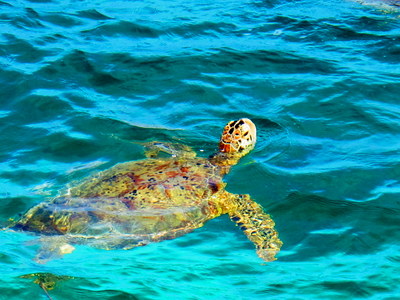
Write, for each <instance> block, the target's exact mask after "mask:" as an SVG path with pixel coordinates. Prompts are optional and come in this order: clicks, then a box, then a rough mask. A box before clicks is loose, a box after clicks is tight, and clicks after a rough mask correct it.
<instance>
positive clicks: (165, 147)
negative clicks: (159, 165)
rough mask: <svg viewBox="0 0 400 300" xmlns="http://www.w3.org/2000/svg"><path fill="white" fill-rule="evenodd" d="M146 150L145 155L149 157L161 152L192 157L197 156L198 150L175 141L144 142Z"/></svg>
mask: <svg viewBox="0 0 400 300" xmlns="http://www.w3.org/2000/svg"><path fill="white" fill-rule="evenodd" d="M144 146H145V148H146V151H145V153H144V154H145V155H146V157H148V158H155V157H157V156H158V154H159V152H164V153H167V154H171V155H172V156H177V157H184V158H192V157H195V156H196V152H194V151H193V150H192V148H190V147H189V146H186V145H182V144H175V143H162V142H151V143H146V144H144Z"/></svg>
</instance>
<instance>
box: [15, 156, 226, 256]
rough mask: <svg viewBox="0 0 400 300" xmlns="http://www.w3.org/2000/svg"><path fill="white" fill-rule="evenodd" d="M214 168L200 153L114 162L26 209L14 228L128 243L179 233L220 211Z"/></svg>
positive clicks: (112, 244)
mask: <svg viewBox="0 0 400 300" xmlns="http://www.w3.org/2000/svg"><path fill="white" fill-rule="evenodd" d="M224 186H225V184H224V183H223V182H222V177H221V175H220V170H219V168H218V167H217V166H214V165H212V164H211V163H210V162H209V161H208V160H207V159H204V158H190V159H178V158H172V159H146V160H141V161H133V162H127V163H122V164H118V165H116V166H114V167H112V168H111V169H108V170H106V171H103V172H100V173H98V174H97V175H95V176H93V177H90V178H89V179H86V180H84V181H83V182H82V183H80V184H77V185H76V186H74V187H72V188H70V189H69V191H68V194H67V195H63V196H60V197H57V198H55V199H54V200H52V201H50V202H43V203H40V204H39V205H37V206H35V207H33V208H32V209H30V210H29V211H28V212H27V213H26V214H25V215H24V216H23V217H22V218H21V220H20V221H19V222H18V223H17V224H16V225H15V226H14V228H17V229H22V230H25V231H31V232H37V233H41V234H47V235H65V236H68V237H69V238H70V239H73V241H72V242H74V243H82V242H89V240H90V241H91V243H92V244H94V246H99V247H101V248H105V249H114V248H126V249H127V248H131V247H135V246H138V245H143V244H147V243H149V242H153V241H159V240H162V239H169V238H174V237H177V236H179V235H182V234H185V233H187V232H189V231H191V230H193V229H195V228H198V227H201V226H202V224H203V223H204V222H205V221H207V220H209V219H212V218H215V217H217V216H219V215H220V214H221V213H224V212H225V211H224V208H223V205H222V201H223V199H222V198H223V197H222V196H223V195H224V194H225V193H224V189H223V188H224Z"/></svg>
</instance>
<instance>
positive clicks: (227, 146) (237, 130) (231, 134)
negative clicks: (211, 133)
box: [219, 118, 257, 157]
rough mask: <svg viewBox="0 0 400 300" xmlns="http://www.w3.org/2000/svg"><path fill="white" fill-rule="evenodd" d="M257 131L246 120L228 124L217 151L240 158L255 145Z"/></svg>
mask: <svg viewBox="0 0 400 300" xmlns="http://www.w3.org/2000/svg"><path fill="white" fill-rule="evenodd" d="M256 134H257V129H256V126H255V125H254V123H253V122H252V121H251V120H249V119H246V118H243V119H239V120H237V121H231V122H229V123H228V124H227V125H226V126H225V128H224V131H223V132H222V137H221V140H220V142H219V151H220V152H222V153H230V154H234V155H235V156H239V157H242V156H244V155H246V154H247V153H249V152H250V151H251V150H253V148H254V145H255V144H256V139H257V137H256Z"/></svg>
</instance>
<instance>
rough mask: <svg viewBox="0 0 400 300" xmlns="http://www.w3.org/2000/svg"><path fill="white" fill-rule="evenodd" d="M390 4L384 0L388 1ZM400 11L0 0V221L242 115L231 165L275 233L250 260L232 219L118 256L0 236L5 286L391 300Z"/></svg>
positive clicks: (210, 139) (303, 4)
mask: <svg viewBox="0 0 400 300" xmlns="http://www.w3.org/2000/svg"><path fill="white" fill-rule="evenodd" d="M394 3H396V1H394ZM399 16H400V14H399V11H398V10H396V7H393V8H391V9H389V8H388V7H383V6H382V5H378V7H377V6H367V5H361V4H360V3H357V2H351V1H343V0H342V1H339V0H331V1H322V0H317V1H311V0H309V1H307V0H299V1H261V0H253V1H250V0H248V1H229V0H227V1H180V0H178V1H162V0H154V1H147V0H145V1H122V0H121V1H105V0H94V1H86V0H81V1H78V0H75V1H74V0H70V1H67V0H30V1H22V0H14V1H11V0H1V1H0V28H1V31H0V82H1V89H0V201H1V206H0V222H1V224H3V225H5V224H7V222H8V220H9V219H10V218H18V216H19V215H21V214H23V213H24V212H25V211H26V210H28V209H29V208H30V207H32V206H34V205H35V204H37V203H40V202H41V201H46V200H49V199H51V198H52V197H54V196H56V195H57V194H58V192H59V191H60V190H62V189H64V188H65V186H67V185H68V183H70V182H74V181H76V180H79V179H81V178H83V177H85V176H88V175H91V174H93V173H95V172H96V171H99V170H104V169H106V168H108V167H111V166H113V165H114V164H116V163H119V162H124V161H130V160H138V159H142V158H144V155H143V148H142V146H141V145H140V143H143V142H149V141H163V142H179V143H185V144H187V145H189V146H191V147H192V148H193V149H194V150H195V151H196V152H197V153H198V154H199V155H200V156H207V155H209V154H211V153H213V151H215V149H216V145H217V142H218V140H219V135H220V133H221V130H222V127H223V126H224V125H225V123H226V122H227V121H229V120H232V119H236V118H240V117H247V118H250V119H252V120H253V121H254V123H255V124H256V126H257V128H258V142H257V145H256V148H255V149H254V150H253V151H252V152H251V154H250V155H248V156H247V157H245V158H244V159H243V160H242V161H241V162H240V164H239V165H237V166H235V167H234V168H233V169H232V171H231V172H230V173H229V174H228V176H226V178H225V180H226V182H227V183H228V187H227V189H228V190H229V191H231V192H233V193H249V194H250V195H251V196H252V198H254V199H255V201H257V202H258V203H260V204H261V205H263V207H264V208H265V210H266V211H267V212H268V213H270V214H271V215H272V216H273V218H274V220H275V222H276V228H277V230H278V231H279V233H280V238H281V239H282V241H283V242H284V246H283V247H282V251H281V252H280V254H279V255H278V260H277V261H275V262H272V263H263V262H262V261H261V260H260V259H259V258H258V257H257V255H256V253H255V251H254V249H253V245H252V244H251V243H250V242H249V241H248V240H247V239H246V237H245V236H244V235H243V234H242V233H241V232H240V230H239V229H238V228H237V227H236V226H235V224H233V223H232V222H231V221H230V220H229V218H228V217H227V216H222V217H220V218H217V219H214V220H212V221H210V222H208V223H207V224H206V225H205V226H204V227H202V228H200V229H198V230H195V231H194V232H193V233H190V234H188V235H186V236H183V237H180V238H178V239H175V240H170V241H164V242H161V243H157V244H151V245H148V246H146V247H141V248H136V249H132V250H129V251H123V250H113V251H106V250H99V249H94V248H91V247H87V246H77V249H76V250H75V251H74V252H73V253H72V254H68V255H66V256H65V257H64V258H63V259H59V260H54V261H51V262H48V263H47V264H44V265H41V264H37V263H35V262H34V261H33V260H32V258H33V257H34V256H35V253H36V250H37V248H38V245H37V244H36V243H35V237H34V236H32V235H29V234H24V233H15V232H10V231H1V232H0V239H1V247H0V272H1V274H2V275H1V277H0V299H46V295H45V294H44V292H43V291H42V290H41V289H40V287H39V286H38V285H37V284H34V283H33V278H20V276H21V275H25V274H31V273H51V274H54V275H57V276H68V278H66V279H65V280H63V281H60V282H59V283H58V284H57V285H56V287H55V288H54V289H53V290H51V291H49V293H50V295H51V297H53V298H54V299H141V300H142V299H245V300H247V299H400V288H399V280H400V275H399V274H400V272H399V269H400V254H399V250H400V244H399V240H400V233H399V232H400V231H399V230H398V228H399V225H400V220H399V212H400V198H399V195H400V183H399V175H400V154H399V149H400V134H399V132H400V131H399V129H400V104H399V100H400V98H399V95H400V84H399V79H400V46H399V45H400V18H399Z"/></svg>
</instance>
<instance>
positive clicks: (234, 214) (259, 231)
mask: <svg viewBox="0 0 400 300" xmlns="http://www.w3.org/2000/svg"><path fill="white" fill-rule="evenodd" d="M232 198H233V199H232V201H233V208H232V209H229V216H230V218H231V220H232V221H234V222H236V224H237V225H238V226H239V227H240V229H242V231H243V232H244V233H245V234H246V236H247V238H248V239H249V240H250V241H252V242H253V243H254V245H255V246H256V249H257V254H258V256H259V257H261V258H262V259H263V260H265V261H274V260H276V258H275V255H276V254H277V253H278V252H279V250H280V248H281V246H282V244H283V243H282V241H281V240H280V239H279V238H278V232H277V231H276V230H275V229H274V226H275V223H274V221H273V220H272V219H271V217H270V216H269V215H268V214H266V213H265V212H264V211H263V209H262V207H261V206H260V205H259V204H257V203H256V202H254V201H253V200H251V198H250V196H249V195H234V197H232Z"/></svg>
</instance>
